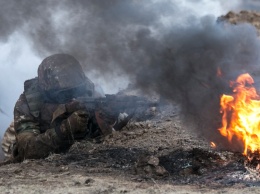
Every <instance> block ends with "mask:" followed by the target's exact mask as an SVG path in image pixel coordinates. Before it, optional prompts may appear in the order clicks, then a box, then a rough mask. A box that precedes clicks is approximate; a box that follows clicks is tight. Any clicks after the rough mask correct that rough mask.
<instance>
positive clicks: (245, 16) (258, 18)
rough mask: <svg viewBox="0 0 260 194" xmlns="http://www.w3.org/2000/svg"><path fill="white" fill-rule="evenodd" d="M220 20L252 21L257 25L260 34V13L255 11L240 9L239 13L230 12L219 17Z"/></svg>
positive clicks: (233, 22) (233, 21) (234, 21)
mask: <svg viewBox="0 0 260 194" xmlns="http://www.w3.org/2000/svg"><path fill="white" fill-rule="evenodd" d="M218 20H219V21H226V22H229V23H231V24H241V23H250V24H252V25H253V26H255V27H256V29H257V31H258V35H260V13H259V12H255V11H240V12H239V13H235V12H232V11H230V12H228V13H227V14H226V15H224V16H221V17H219V18H218Z"/></svg>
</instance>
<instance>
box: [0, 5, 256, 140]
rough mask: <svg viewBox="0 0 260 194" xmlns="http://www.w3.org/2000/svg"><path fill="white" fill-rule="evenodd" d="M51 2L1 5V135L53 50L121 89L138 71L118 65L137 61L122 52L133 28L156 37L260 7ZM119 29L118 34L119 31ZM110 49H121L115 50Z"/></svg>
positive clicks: (101, 81) (97, 79) (110, 86)
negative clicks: (28, 84) (25, 88)
mask: <svg viewBox="0 0 260 194" xmlns="http://www.w3.org/2000/svg"><path fill="white" fill-rule="evenodd" d="M46 2H47V3H42V4H41V3H33V2H32V1H28V0H24V1H21V2H19V3H17V2H16V1H12V0H11V1H4V0H0V7H1V8H0V9H3V10H0V11H1V14H0V23H1V26H0V34H1V35H0V51H1V55H0V78H1V82H0V89H1V93H0V108H1V109H2V110H3V111H4V112H5V113H6V114H2V115H1V116H0V135H1V134H2V133H3V132H4V131H5V129H6V128H7V127H8V125H9V123H10V122H11V121H12V119H13V107H14V105H15V102H16V100H17V99H18V98H19V95H20V94H21V93H22V92H23V83H24V81H25V80H27V79H31V78H34V77H36V76H37V68H38V66H39V64H40V63H41V61H42V60H43V59H44V58H45V57H47V56H49V55H50V54H54V53H57V52H68V53H70V54H75V55H77V56H76V57H77V58H78V60H79V61H80V63H82V64H83V66H84V64H86V63H88V65H86V68H84V69H85V72H86V75H87V76H88V77H89V78H90V79H92V80H93V82H94V83H97V84H99V85H101V86H102V87H103V90H104V91H105V93H116V92H117V91H118V90H119V89H122V88H124V87H126V86H127V85H128V83H129V82H131V81H130V80H131V79H133V78H134V79H135V74H138V72H135V71H133V70H132V69H131V67H128V66H125V67H124V68H122V69H121V67H120V66H119V65H114V63H117V64H119V63H122V64H124V63H126V62H127V61H129V63H135V59H134V57H132V58H129V57H127V56H124V57H122V55H124V54H125V53H123V52H122V51H121V49H122V48H124V46H125V45H123V44H121V42H123V43H124V44H125V41H126V40H129V39H131V36H132V35H133V33H134V31H133V30H132V29H144V30H143V31H141V30H140V33H139V35H140V36H143V35H142V33H144V34H145V32H146V31H145V29H149V30H150V32H149V33H151V34H152V35H153V36H156V37H160V36H163V35H164V33H166V31H167V30H169V29H172V28H175V27H176V26H180V25H190V23H193V21H194V23H196V21H198V18H203V17H204V16H207V15H210V17H212V18H217V17H218V16H220V15H223V14H226V13H227V12H228V11H229V10H234V11H238V10H243V9H258V6H259V5H258V4H257V5H256V4H255V1H246V3H245V2H244V1H239V0H237V1H232V3H231V1H226V0H153V1H150V2H152V3H149V4H145V3H140V2H139V1H136V0H132V1H130V0H129V1H123V2H124V3H122V4H120V3H118V1H116V0H111V1H106V2H109V3H104V1H91V0H90V1H80V0H79V1H71V2H74V4H75V6H74V5H73V6H71V5H70V3H69V1H66V0H65V1H64V2H65V3H64V5H62V3H57V4H56V3H55V2H58V1H46ZM86 2H87V3H86ZM93 2H95V3H93ZM96 2H100V3H96ZM103 4H107V5H103ZM113 4H115V5H116V6H113ZM84 6H86V9H85V7H84ZM46 7H47V8H48V9H45V8H46ZM50 7H51V8H52V9H50V10H51V11H50V12H51V13H52V14H51V15H50V12H49V8H50ZM140 7H141V8H140ZM45 10H47V11H45ZM142 10H143V11H142ZM117 14H119V16H122V17H117ZM36 16H37V17H36ZM83 16H84V17H83ZM92 16H95V17H92ZM44 18H47V19H44ZM104 18H105V19H104ZM41 22H42V23H41ZM77 23H79V25H77ZM41 24H43V25H41ZM124 24H127V25H125V26H124ZM85 27H87V28H85ZM88 27H89V29H88ZM110 27H111V28H113V29H114V30H111V29H110ZM45 28H47V29H48V30H46V29H45ZM83 28H84V29H83ZM49 29H50V30H49ZM129 29H131V30H130V31H129V33H128V30H129ZM102 32H104V33H102ZM117 32H118V36H115V33H117ZM119 32H120V33H119ZM121 32H122V33H121ZM141 32H142V33H141ZM95 33H98V34H99V35H98V36H97V35H96V34H95ZM110 37H111V39H110ZM115 37H116V38H115ZM117 38H118V39H117ZM74 39H75V41H74ZM68 40H69V41H68ZM56 41H57V42H56ZM102 41H103V42H106V43H107V44H102ZM116 41H118V44H115V42H116ZM120 41H121V42H120ZM56 43H57V44H56ZM138 43H140V44H141V42H138ZM133 44H134V43H133ZM135 44H136V43H135ZM108 45H109V47H108ZM77 46H79V47H78V48H77ZM133 47H134V46H133ZM110 49H112V50H113V49H115V50H118V52H114V53H113V52H111V50H110ZM94 51H95V52H94ZM129 52H131V51H129ZM97 53H101V55H100V56H99V55H98V54H97ZM128 54H129V53H128ZM116 58H120V60H115V59H116ZM137 67H138V66H137ZM128 71H129V72H131V74H129V75H126V74H125V73H124V72H128ZM109 72H111V73H109Z"/></svg>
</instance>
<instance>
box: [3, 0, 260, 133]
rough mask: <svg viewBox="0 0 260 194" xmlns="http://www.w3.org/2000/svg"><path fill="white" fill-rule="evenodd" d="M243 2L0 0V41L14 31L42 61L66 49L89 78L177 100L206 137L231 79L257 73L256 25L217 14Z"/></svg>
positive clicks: (210, 130)
mask: <svg viewBox="0 0 260 194" xmlns="http://www.w3.org/2000/svg"><path fill="white" fill-rule="evenodd" d="M248 5H249V4H245V3H243V2H242V1H241V2H240V1H237V2H236V3H233V4H231V3H227V2H226V1H224V0H219V1H214V2H209V1H206V0H201V1H192V0H186V1H181V0H161V1H156V0H153V1H149V3H144V2H143V1H137V0H109V1H104V0H88V1H86V0H75V1H69V0H64V1H58V0H46V1H31V0H23V1H15V0H9V1H3V0H2V1H0V23H1V26H0V41H1V42H2V43H3V44H4V43H6V42H8V41H9V40H10V37H12V36H13V35H14V34H17V33H18V34H21V35H22V36H23V37H25V38H24V39H25V40H26V44H27V45H29V47H30V48H32V49H33V50H34V52H35V53H36V54H37V56H38V57H39V58H41V59H43V58H45V57H47V56H49V55H51V54H54V53H68V54H71V55H73V56H75V57H76V58H77V59H78V60H79V61H80V62H81V64H82V65H83V67H84V70H85V71H86V74H87V75H88V76H90V77H91V78H94V79H96V80H98V79H99V78H101V79H103V80H106V82H107V83H110V82H111V83H113V82H121V80H122V79H124V80H129V82H131V83H133V84H134V85H135V86H136V87H137V88H139V89H140V90H142V91H143V92H147V93H149V92H156V93H158V94H159V95H160V96H161V97H162V98H164V99H167V100H170V101H177V102H179V103H180V104H181V105H182V109H183V111H184V112H185V114H187V115H193V116H195V118H196V120H197V121H199V123H200V124H201V126H200V129H201V130H200V131H201V132H202V133H203V134H210V133H211V134H212V133H214V132H213V131H217V130H216V128H217V125H218V118H217V117H218V115H219V113H218V112H219V110H218V109H219V104H218V103H219V97H220V95H221V94H222V93H225V92H229V88H228V82H229V80H232V79H235V78H236V76H237V75H238V74H240V73H243V72H252V73H254V75H255V76H257V72H258V71H259V65H258V64H259V62H260V61H259V57H258V53H259V51H260V43H259V40H258V38H257V34H256V31H255V29H254V28H253V27H252V26H250V25H245V24H243V25H237V26H232V25H229V24H227V23H225V22H220V21H219V22H218V21H217V18H216V17H215V16H214V15H220V14H225V13H226V12H227V11H229V9H234V10H239V9H241V8H243V6H248ZM203 6H204V7H203ZM201 7H203V9H201ZM208 10H210V12H211V14H212V15H211V16H209V15H208V12H209V11H208ZM37 65H38V64H37ZM34 69H35V68H34ZM28 71H29V70H28ZM219 72H221V76H220V75H219V74H218V73H219ZM117 78H118V79H117ZM119 78H120V79H119ZM118 80H119V81H118ZM17 98H18V97H17Z"/></svg>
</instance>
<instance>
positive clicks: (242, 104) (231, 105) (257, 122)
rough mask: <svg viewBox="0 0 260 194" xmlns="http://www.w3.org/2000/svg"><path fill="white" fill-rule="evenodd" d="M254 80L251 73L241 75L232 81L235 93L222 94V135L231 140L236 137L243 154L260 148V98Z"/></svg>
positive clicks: (231, 84)
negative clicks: (241, 146) (240, 144)
mask: <svg viewBox="0 0 260 194" xmlns="http://www.w3.org/2000/svg"><path fill="white" fill-rule="evenodd" d="M253 84H254V80H253V78H252V77H251V76H250V75H249V74H242V75H240V76H239V77H238V78H237V80H236V81H235V82H231V83H230V86H231V87H232V88H233V92H234V93H233V95H225V94H224V95H222V97H221V100H220V104H221V113H222V127H221V128H220V129H219V131H220V133H221V135H223V136H224V137H227V138H228V140H229V142H232V141H233V140H234V139H236V141H238V142H240V143H242V145H243V154H244V155H247V153H248V151H250V152H258V151H259V150H260V139H259V138H260V129H259V126H260V100H259V99H260V98H259V96H258V94H257V92H256V89H255V88H254V87H253Z"/></svg>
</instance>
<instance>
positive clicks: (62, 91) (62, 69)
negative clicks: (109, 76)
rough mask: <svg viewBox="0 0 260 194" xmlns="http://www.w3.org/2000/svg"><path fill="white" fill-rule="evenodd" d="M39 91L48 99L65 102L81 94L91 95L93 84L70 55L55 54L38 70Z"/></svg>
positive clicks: (43, 62)
mask: <svg viewBox="0 0 260 194" xmlns="http://www.w3.org/2000/svg"><path fill="white" fill-rule="evenodd" d="M38 81H39V86H40V89H41V90H42V91H43V92H44V93H45V94H47V95H48V96H49V97H50V98H52V99H56V100H58V101H59V100H61V101H66V100H67V99H71V98H73V97H77V96H80V95H82V94H88V96H92V95H93V91H94V84H93V83H92V82H91V81H90V80H89V79H88V78H87V77H86V76H85V74H84V72H83V69H82V67H81V65H80V63H79V62H78V61H77V60H76V59H75V58H74V57H73V56H71V55H68V54H55V55H51V56H49V57H47V58H45V59H44V60H43V61H42V63H41V64H40V66H39V68H38Z"/></svg>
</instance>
